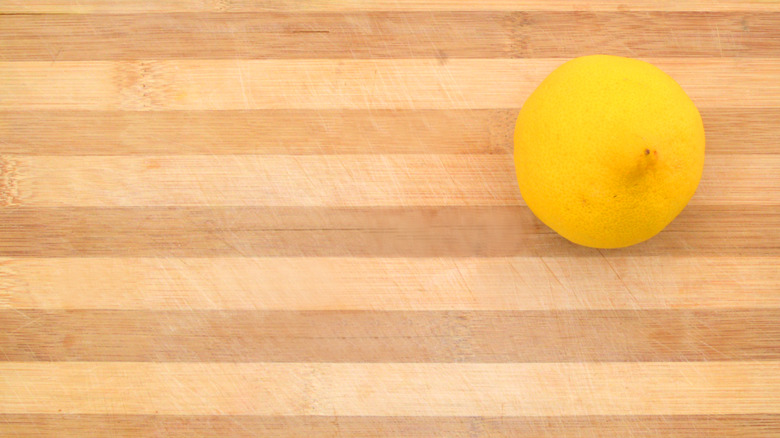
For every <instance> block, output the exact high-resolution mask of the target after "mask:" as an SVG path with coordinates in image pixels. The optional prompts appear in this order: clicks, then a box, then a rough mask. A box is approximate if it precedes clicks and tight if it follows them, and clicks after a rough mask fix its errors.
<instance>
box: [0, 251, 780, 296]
mask: <svg viewBox="0 0 780 438" xmlns="http://www.w3.org/2000/svg"><path fill="white" fill-rule="evenodd" d="M657 238H661V236H659V237H657ZM604 255H605V257H599V255H598V254H594V255H593V256H591V257H576V256H564V257H560V256H559V257H555V256H545V257H543V258H539V257H504V258H492V259H484V258H474V257H464V258H409V257H398V258H359V257H329V258H306V257H303V258H289V257H272V258H262V257H217V258H184V259H178V258H117V257H108V258H20V259H0V308H12V309H13V308H15V309H52V310H57V309H126V310H133V309H135V310H182V309H192V310H208V309H211V310H220V309H224V310H384V311H390V310H397V311H422V310H429V311H430V310H439V311H441V310H514V311H523V310H576V309H582V310H599V309H603V310H609V309H720V308H724V309H728V308H763V309H773V308H780V270H778V269H777V262H776V260H775V259H774V258H772V257H725V256H715V257H705V256H702V255H694V256H691V257H675V256H673V255H667V256H656V257H652V256H646V257H640V258H633V257H623V256H615V255H613V254H612V253H611V252H604ZM303 272H305V273H306V275H301V273H303ZM106 278H110V279H112V281H111V282H106V281H105V279H106Z"/></svg>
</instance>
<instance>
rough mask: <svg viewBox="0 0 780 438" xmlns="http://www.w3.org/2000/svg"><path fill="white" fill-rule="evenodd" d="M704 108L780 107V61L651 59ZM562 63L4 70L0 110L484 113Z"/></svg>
mask: <svg viewBox="0 0 780 438" xmlns="http://www.w3.org/2000/svg"><path fill="white" fill-rule="evenodd" d="M647 60H648V61H650V62H652V63H654V64H656V65H657V66H658V67H660V68H661V69H662V70H664V71H666V72H667V73H669V74H670V75H671V76H672V77H673V78H674V79H676V80H677V81H678V82H679V83H680V85H682V86H683V88H684V89H685V90H686V92H687V93H688V94H689V95H690V96H691V98H692V99H693V101H694V102H695V103H696V104H697V105H699V106H700V107H702V108H712V107H717V108H723V107H729V108H777V107H780V85H779V84H780V83H779V82H778V81H777V78H778V77H780V57H778V58H702V59H697V60H696V62H695V63H691V62H690V61H689V60H687V59H685V58H649V59H647ZM562 63H563V60H562V59H549V58H544V59H542V58H532V59H449V60H441V59H392V60H391V59H363V60H351V59H349V60H347V59H338V60H333V59H294V60H292V59H284V60H276V59H270V60H165V61H155V60H142V61H81V62H77V61H61V62H58V61H56V60H54V61H52V60H48V61H17V62H7V61H1V62H0V76H2V77H3V78H4V79H5V80H4V81H3V82H0V95H4V96H6V97H5V98H4V99H3V100H2V101H0V110H19V109H23V110H56V109H63V110H65V109H67V110H140V111H148V110H235V109H363V110H375V109H480V108H513V107H516V106H517V105H518V102H524V101H525V99H526V98H527V97H528V95H530V94H531V92H532V91H533V90H534V89H535V88H536V86H537V85H538V84H539V83H540V82H541V81H542V79H544V78H545V77H546V76H547V75H548V74H549V73H550V72H552V71H553V70H554V69H555V68H556V67H557V66H559V65H560V64H562Z"/></svg>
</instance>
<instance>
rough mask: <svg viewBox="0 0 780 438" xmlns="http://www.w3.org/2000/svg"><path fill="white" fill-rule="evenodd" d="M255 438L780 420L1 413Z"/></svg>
mask: <svg viewBox="0 0 780 438" xmlns="http://www.w3.org/2000/svg"><path fill="white" fill-rule="evenodd" d="M161 433H164V435H165V436H167V437H173V438H184V437H187V438H189V437H191V436H192V435H193V434H195V435H197V436H199V437H204V438H224V437H225V436H231V437H237V438H254V437H257V436H274V437H279V438H299V437H301V436H350V437H365V438H368V437H372V438H377V437H378V438H392V437H395V438H431V437H461V436H463V437H466V436H467V437H473V438H489V437H495V436H502V437H504V436H511V437H516V438H538V437H540V436H555V437H558V438H582V437H590V436H594V437H595V436H621V437H624V436H630V437H637V438H668V437H669V436H674V437H675V438H700V437H702V436H706V437H709V438H734V437H740V438H766V437H768V436H773V435H777V434H780V415H777V414H764V415H663V416H654V415H615V416H600V415H589V416H554V417H516V416H502V417H474V416H468V417H433V416H431V417H408V416H407V417H365V416H357V417H355V416H351V417H343V416H325V417H323V416H288V417H281V416H276V417H273V416H265V417H264V416H251V415H208V416H206V415H203V416H169V415H117V414H114V415H99V414H89V415H85V414H69V415H54V414H0V434H6V435H11V436H24V437H33V436H34V437H37V438H68V437H79V438H97V437H105V436H112V437H138V436H155V435H159V434H161Z"/></svg>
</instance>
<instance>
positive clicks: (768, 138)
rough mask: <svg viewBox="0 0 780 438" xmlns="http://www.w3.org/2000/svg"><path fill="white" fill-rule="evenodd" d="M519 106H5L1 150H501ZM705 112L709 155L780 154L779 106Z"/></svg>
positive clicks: (507, 144) (506, 147) (508, 142)
mask: <svg viewBox="0 0 780 438" xmlns="http://www.w3.org/2000/svg"><path fill="white" fill-rule="evenodd" d="M519 111H520V109H519V108H514V109H489V110H446V111H444V110H440V111H439V110H375V111H363V110H256V111H159V112H147V111H141V112H131V111H35V112H31V111H5V112H0V153H6V154H25V155H166V154H171V153H173V152H175V153H176V154H177V155H184V154H406V153H416V154H419V153H426V154H489V153H501V154H507V153H511V152H512V149H513V144H512V136H513V132H514V127H515V120H516V118H517V114H518V113H519ZM702 118H703V119H704V126H705V131H706V133H707V153H708V154H771V153H774V154H777V153H780V141H778V138H780V123H778V122H777V121H778V120H780V108H766V109H717V108H716V109H710V108H707V109H702ZM63 133H67V135H63Z"/></svg>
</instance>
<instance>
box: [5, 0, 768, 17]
mask: <svg viewBox="0 0 780 438" xmlns="http://www.w3.org/2000/svg"><path fill="white" fill-rule="evenodd" d="M269 10H270V11H336V12H353V11H463V10H465V11H474V10H485V11H522V10H525V11H777V4H776V2H775V1H774V0H688V1H682V2H681V1H673V0H662V1H658V0H597V1H589V2H587V3H585V2H573V1H571V0H468V1H464V0H437V1H430V0H343V1H339V2H301V1H296V0H198V1H192V0H80V1H73V0H6V1H4V2H3V3H2V4H0V13H60V14H64V13H68V14H91V13H139V12H142V13H160V12H265V11H269Z"/></svg>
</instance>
